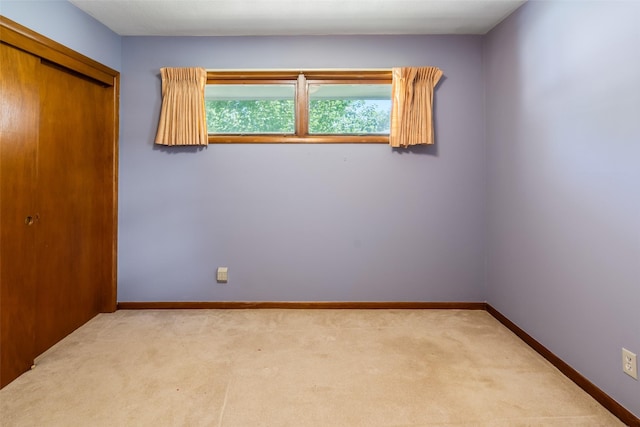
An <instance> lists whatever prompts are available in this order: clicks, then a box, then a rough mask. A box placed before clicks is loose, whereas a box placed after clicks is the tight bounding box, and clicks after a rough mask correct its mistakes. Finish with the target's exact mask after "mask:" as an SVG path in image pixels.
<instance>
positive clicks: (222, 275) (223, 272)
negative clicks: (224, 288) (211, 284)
mask: <svg viewBox="0 0 640 427" xmlns="http://www.w3.org/2000/svg"><path fill="white" fill-rule="evenodd" d="M216 280H217V282H218V283H227V281H228V280H229V268H228V267H218V271H217V274H216Z"/></svg>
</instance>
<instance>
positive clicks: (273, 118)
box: [205, 84, 295, 134]
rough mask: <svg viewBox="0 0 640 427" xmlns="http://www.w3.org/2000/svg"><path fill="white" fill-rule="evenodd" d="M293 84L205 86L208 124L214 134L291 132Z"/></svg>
mask: <svg viewBox="0 0 640 427" xmlns="http://www.w3.org/2000/svg"><path fill="white" fill-rule="evenodd" d="M294 98H295V85H294V84H216V85H207V87H206V89H205V104H206V112H207V127H208V131H209V133H214V134H292V133H294V131H295V101H294Z"/></svg>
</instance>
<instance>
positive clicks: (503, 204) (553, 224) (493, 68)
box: [485, 1, 640, 415]
mask: <svg viewBox="0 0 640 427" xmlns="http://www.w3.org/2000/svg"><path fill="white" fill-rule="evenodd" d="M638 22H640V3H637V2H606V3H605V2H564V1H558V2H529V3H528V4H526V5H525V6H524V7H522V8H521V9H519V10H518V11H517V12H516V13H515V14H514V15H512V16H511V17H510V18H508V19H507V20H506V21H505V22H503V23H502V24H501V25H500V26H499V27H498V28H496V29H494V30H493V31H492V32H491V33H490V34H489V35H488V36H487V37H486V40H485V42H486V45H485V75H486V96H487V104H486V105H487V108H486V114H487V144H488V190H489V193H488V194H489V201H488V212H489V214H488V224H489V227H488V246H487V248H488V260H489V262H488V272H487V292H486V296H487V300H488V302H489V303H490V304H492V305H493V306H495V307H496V308H497V309H498V310H500V311H501V312H503V313H504V314H505V315H506V316H507V317H509V319H511V320H513V321H514V322H515V323H517V324H518V325H519V326H520V327H522V328H523V329H525V330H526V331H527V332H528V333H529V334H531V335H532V336H533V337H534V338H536V339H537V340H538V341H540V342H541V343H542V344H544V345H545V346H546V347H548V348H549V349H550V350H551V351H553V352H554V353H555V354H557V355H558V356H560V357H561V358H562V359H563V360H565V361H566V362H567V363H569V364H570V365H571V366H572V367H574V368H575V369H577V370H578V371H579V372H580V373H582V374H583V375H585V376H586V377H587V378H589V379H590V380H591V381H592V382H594V383H595V384H596V385H597V386H598V387H600V388H601V389H603V390H604V391H605V392H607V393H608V394H609V395H611V396H612V397H613V398H614V399H616V400H618V402H620V403H621V404H623V405H624V406H626V407H627V408H628V409H629V410H631V411H633V412H634V413H635V414H636V415H640V399H639V398H638V396H640V382H638V381H635V380H634V379H632V378H631V377H629V376H626V375H625V374H624V373H623V372H622V368H621V348H622V347H623V346H624V347H626V348H628V349H630V350H632V351H634V352H635V353H637V354H640V309H638V302H639V301H640V120H639V118H640V83H638V81H639V80H638V78H639V76H640V54H639V51H638V46H640V26H638Z"/></svg>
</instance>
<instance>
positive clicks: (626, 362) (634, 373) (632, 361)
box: [622, 348, 638, 380]
mask: <svg viewBox="0 0 640 427" xmlns="http://www.w3.org/2000/svg"><path fill="white" fill-rule="evenodd" d="M622 370H623V371H624V373H625V374H627V375H629V376H630V377H633V378H635V379H636V380H637V379H638V358H637V356H636V355H635V353H632V352H630V351H629V350H627V349H626V348H623V349H622Z"/></svg>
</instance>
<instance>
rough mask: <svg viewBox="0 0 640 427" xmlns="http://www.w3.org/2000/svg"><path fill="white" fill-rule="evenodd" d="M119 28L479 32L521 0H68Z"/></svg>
mask: <svg viewBox="0 0 640 427" xmlns="http://www.w3.org/2000/svg"><path fill="white" fill-rule="evenodd" d="M69 1H70V2H71V3H73V4H74V5H76V6H77V7H79V8H80V9H82V10H83V11H85V12H86V13H88V14H89V15H91V16H93V17H94V18H95V19H97V20H98V21H100V22H102V23H103V24H105V25H106V26H107V27H109V28H111V29H112V30H113V31H114V32H116V33H118V34H120V35H123V36H224V35H232V36H236V35H238V36H239V35H332V34H485V33H486V32H487V31H489V30H490V29H491V28H493V27H494V26H495V25H496V24H498V23H499V22H500V21H502V20H503V19H504V18H506V17H507V16H508V15H509V14H511V13H512V12H513V11H514V10H516V9H517V8H518V7H519V6H521V5H522V4H523V3H524V2H525V1H526V0H195V1H194V0H69Z"/></svg>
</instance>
